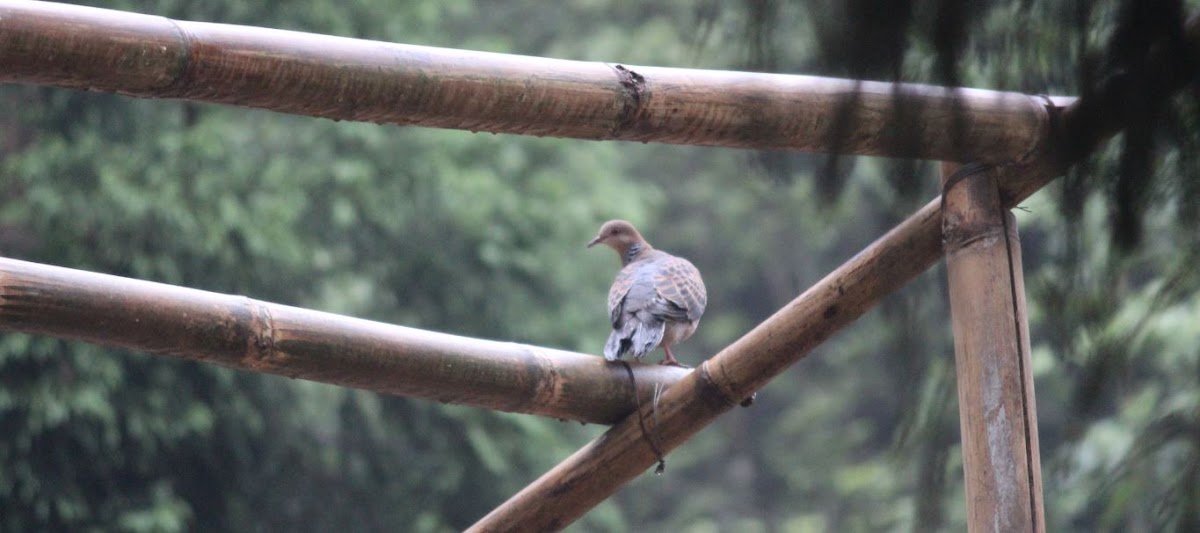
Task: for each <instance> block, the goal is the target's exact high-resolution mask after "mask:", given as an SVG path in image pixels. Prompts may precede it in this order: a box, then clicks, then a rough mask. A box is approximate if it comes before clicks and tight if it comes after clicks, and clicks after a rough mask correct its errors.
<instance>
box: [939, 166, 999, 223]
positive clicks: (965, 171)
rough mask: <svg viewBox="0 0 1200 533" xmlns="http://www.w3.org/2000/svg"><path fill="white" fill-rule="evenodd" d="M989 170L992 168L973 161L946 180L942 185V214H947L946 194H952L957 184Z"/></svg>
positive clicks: (959, 168)
mask: <svg viewBox="0 0 1200 533" xmlns="http://www.w3.org/2000/svg"><path fill="white" fill-rule="evenodd" d="M989 168H991V167H990V166H988V165H985V164H983V163H980V162H978V161H972V162H970V163H967V164H964V165H963V166H961V167H958V170H955V171H954V173H953V174H951V175H950V177H948V178H946V183H944V184H942V212H943V213H945V211H946V193H948V192H950V189H951V188H953V187H954V185H955V184H957V183H958V182H960V181H962V180H964V179H967V178H969V177H971V176H974V175H976V174H979V173H980V172H983V171H985V170H987V169H989Z"/></svg>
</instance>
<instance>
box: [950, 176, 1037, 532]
mask: <svg viewBox="0 0 1200 533" xmlns="http://www.w3.org/2000/svg"><path fill="white" fill-rule="evenodd" d="M955 167H957V165H954V164H943V170H942V174H943V188H944V192H943V194H944V196H943V198H944V202H945V203H944V210H943V213H942V217H943V223H942V239H943V242H944V243H945V252H946V271H947V275H948V278H949V279H948V282H949V285H950V309H951V318H952V321H951V322H952V326H953V329H954V359H955V364H954V367H955V371H956V373H957V375H958V398H959V400H958V408H959V412H960V416H959V420H961V424H960V429H961V433H962V450H963V452H962V453H963V471H964V475H965V477H966V484H965V487H966V492H967V498H966V502H967V525H968V528H969V530H970V531H977V532H982V531H1027V532H1038V531H1045V530H1046V522H1045V512H1044V510H1043V503H1042V476H1041V461H1040V458H1039V456H1040V453H1039V450H1038V428H1037V407H1036V404H1035V401H1034V392H1033V372H1032V370H1031V368H1032V363H1031V360H1030V341H1029V323H1028V318H1027V315H1026V307H1025V286H1024V276H1023V275H1022V268H1021V244H1020V240H1019V238H1018V235H1017V226H1016V218H1015V217H1013V216H1012V213H1011V212H1009V211H1007V210H1006V209H1003V207H1002V206H1001V204H1000V196H999V188H998V187H997V186H996V179H995V176H994V175H993V174H992V173H991V172H988V171H987V170H986V169H982V170H977V169H973V168H969V169H963V174H962V176H961V177H960V178H955V176H956V175H955V174H954V172H953V171H954V169H955ZM980 168H982V167H980ZM972 171H974V172H972ZM950 179H954V180H955V181H951V182H948V181H947V180H950Z"/></svg>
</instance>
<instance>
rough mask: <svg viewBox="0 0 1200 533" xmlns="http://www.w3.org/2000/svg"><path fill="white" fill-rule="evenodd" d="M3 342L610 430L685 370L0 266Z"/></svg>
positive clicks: (24, 265) (60, 271)
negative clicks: (129, 354) (100, 350)
mask: <svg viewBox="0 0 1200 533" xmlns="http://www.w3.org/2000/svg"><path fill="white" fill-rule="evenodd" d="M0 330H7V331H20V332H25V333H35V334H40V335H50V336H53V337H58V338H62V339H71V340H81V341H86V342H91V343H95V344H100V345H104V346H111V347H117V348H128V349H132V350H139V351H143V352H147V353H152V354H155V355H164V356H169V357H178V358H181V359H192V360H196V361H204V362H207V363H213V364H218V365H221V366H226V367H230V368H236V369H239V370H247V371H251V372H261V373H266V374H276V375H282V376H287V377H290V378H300V379H307V380H310V381H319V382H322V383H332V384H334V385H341V386H344V387H353V388H357V389H366V390H371V391H375V392H380V393H384V394H396V395H403V396H411V397H415V398H424V399H427V400H434V401H439V402H445V403H456V404H463V405H471V406H475V407H483V408H486V409H496V410H501V411H509V412H516V413H529V414H538V415H544V416H549V417H554V418H558V419H563V420H577V421H580V422H591V423H599V424H613V423H615V422H617V421H619V420H621V419H622V418H624V417H625V416H626V415H628V414H629V413H631V412H633V409H634V406H635V405H636V402H637V401H642V402H649V401H650V400H651V399H652V398H653V396H654V387H655V385H656V384H661V385H664V386H666V387H670V386H671V385H672V384H674V383H675V382H677V381H679V379H680V378H682V377H683V376H684V375H685V374H687V372H688V371H687V370H686V369H683V368H679V367H669V366H660V365H654V364H641V363H631V366H633V367H634V368H636V371H637V375H638V379H637V380H635V382H636V384H637V387H638V400H635V399H634V396H633V394H632V392H633V390H632V386H633V385H632V384H631V383H630V380H629V377H628V376H627V374H626V373H625V369H624V368H623V367H620V366H615V365H608V364H606V363H605V361H604V359H603V358H600V357H596V356H592V355H586V354H581V353H574V352H567V351H563V350H554V349H551V348H542V347H538V346H529V345H525V344H517V343H511V342H496V341H488V340H481V339H472V338H468V337H459V336H455V335H447V334H444V333H436V332H432V331H424V330H419V329H413V328H406V327H401V326H393V325H390V324H383V323H379V322H372V321H369V320H361V319H356V318H350V317H344V316H339V315H334V314H332V313H322V312H320V311H312V310H309V309H300V308H297V307H291V306H286V305H279V304H272V303H267V302H261V301H258V300H252V299H250V298H245V297H242V296H232V295H226V294H217V293H213V292H206V291H200V290H195V289H185V288H182V287H175V286H171V285H164V284H161V283H153V282H149V281H140V280H134V279H128V278H121V277H117V276H109V275H105V274H96V273H92V272H85V271H82V270H73V269H69V268H61V267H53V266H47V265H39V264H37V263H29V262H25V261H18V260H15V259H7V258H0Z"/></svg>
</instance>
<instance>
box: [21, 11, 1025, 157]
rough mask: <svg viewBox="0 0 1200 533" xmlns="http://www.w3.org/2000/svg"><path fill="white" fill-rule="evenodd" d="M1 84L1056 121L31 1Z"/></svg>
mask: <svg viewBox="0 0 1200 533" xmlns="http://www.w3.org/2000/svg"><path fill="white" fill-rule="evenodd" d="M0 82H14V83H32V84H41V85H51V86H56V87H67V88H74V89H83V90H91V91H104V92H115V93H120V94H125V95H130V96H138V97H145V98H177V99H186V100H194V101H201V102H213V103H222V104H231V105H239V106H247V107H256V108H263V109H270V110H274V111H280V112H284V113H294V114H300V115H309V116H316V117H325V118H331V119H335V120H356V121H370V122H378V123H390V124H400V125H416V126H429V127H436V128H453V129H461V130H470V131H487V132H493V133H517V134H525V135H538V136H554V137H571V138H580V139H619V140H627V141H643V142H661V143H672V144H696V145H707V146H728V147H741V148H759V149H783V148H786V149H796V150H803V151H810V152H837V153H842V154H864V155H884V156H895V157H913V158H923V159H938V160H964V161H965V160H982V161H990V162H1007V161H1015V160H1020V159H1022V158H1025V157H1026V156H1028V155H1029V154H1031V153H1033V152H1034V150H1035V149H1036V147H1037V146H1038V145H1039V144H1040V143H1041V142H1042V141H1043V140H1044V137H1045V135H1046V134H1047V132H1048V125H1047V120H1046V115H1045V113H1044V109H1043V105H1042V99H1040V98H1036V97H1031V96H1027V95H1023V94H1017V93H1002V92H994V91H984V90H976V89H958V90H948V89H945V88H941V87H932V86H925V85H910V84H899V85H895V84H890V83H878V82H869V81H863V82H855V81H849V80H840V79H831V78H818V77H810V76H793V75H781V74H758V73H749V72H730V71H714V70H693V69H677V68H661V67H643V66H629V65H618V64H609V63H599V62H583V61H567V60H558V59H547V58H538V57H527V56H518V55H506V54H495V53H484V52H472V51H467V50H453V49H445V48H432V47H424V46H411V45H402V44H392V43H385V42H378V41H367V40H359V39H349V38H341V37H332V36H325V35H315V34H308V33H299V32H292V31H282V30H274V29H266V28H255V27H247V26H234V25H225V24H212V23H204V22H187V21H176V20H171V19H167V18H164V17H157V16H150V15H142V14H136V13H128V12H122V11H113V10H107V9H97V8H90V7H81V6H73V5H65V4H56V3H50V2H29V1H17V0H0ZM898 108H899V109H901V110H902V113H903V116H900V113H898V112H897V109H898ZM904 124H908V125H911V126H909V127H900V125H904Z"/></svg>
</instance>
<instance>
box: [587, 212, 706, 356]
mask: <svg viewBox="0 0 1200 533" xmlns="http://www.w3.org/2000/svg"><path fill="white" fill-rule="evenodd" d="M597 244H604V245H607V246H608V247H610V248H612V249H613V250H616V252H617V255H618V256H620V259H621V270H620V272H618V273H617V277H616V279H615V280H614V281H613V284H612V288H610V289H609V291H608V317H609V321H610V322H611V323H612V333H611V334H609V336H608V341H607V342H605V343H604V358H605V359H607V360H609V361H616V360H619V359H621V357H622V356H624V355H625V354H626V353H632V354H633V357H634V358H635V359H639V360H640V359H641V358H642V357H644V356H645V355H646V354H647V353H650V352H652V351H654V350H655V349H656V348H658V347H660V346H661V347H662V349H663V352H665V353H666V356H665V357H664V358H663V360H662V361H661V363H660V364H664V365H679V361H678V360H677V359H675V354H673V353H671V346H673V345H675V344H676V343H679V342H682V341H684V340H687V338H688V337H691V336H692V334H693V333H695V332H696V327H697V326H699V325H700V316H701V315H703V314H704V307H705V306H706V305H707V304H708V292H707V291H706V290H705V288H704V280H702V279H701V278H700V271H699V270H696V267H695V266H694V265H692V263H691V262H690V261H688V260H687V259H684V258H682V257H676V256H673V255H671V254H669V253H667V252H664V251H662V250H657V249H655V248H654V247H653V246H650V243H648V242H646V239H644V238H643V237H642V234H641V233H639V232H638V230H637V228H635V227H633V224H630V223H629V222H627V221H624V220H610V221H608V222H605V223H604V225H603V226H601V227H600V231H599V233H597V234H596V238H595V239H592V241H591V242H589V243H588V245H587V247H588V248H591V247H592V246H595V245H597ZM680 366H682V365H680Z"/></svg>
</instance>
